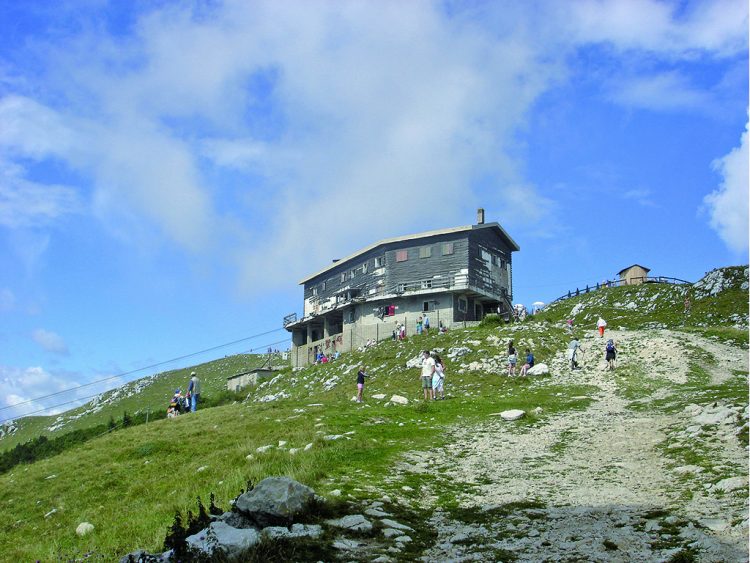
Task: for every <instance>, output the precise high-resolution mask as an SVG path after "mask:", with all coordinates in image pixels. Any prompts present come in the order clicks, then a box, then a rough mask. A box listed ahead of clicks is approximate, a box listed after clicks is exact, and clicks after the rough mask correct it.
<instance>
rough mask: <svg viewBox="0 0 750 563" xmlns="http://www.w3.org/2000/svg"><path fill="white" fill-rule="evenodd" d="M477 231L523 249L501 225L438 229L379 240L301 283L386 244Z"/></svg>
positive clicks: (516, 249)
mask: <svg viewBox="0 0 750 563" xmlns="http://www.w3.org/2000/svg"><path fill="white" fill-rule="evenodd" d="M476 229H496V230H497V231H498V234H499V235H500V237H501V238H503V239H505V241H506V242H507V243H508V245H509V246H510V247H511V251H518V250H521V248H520V247H519V246H518V244H516V241H514V240H513V239H512V238H511V236H510V235H509V234H508V233H506V232H505V229H503V228H502V227H501V226H500V224H499V223H484V224H481V225H466V226H463V227H451V228H449V229H438V230H436V231H426V232H424V233H417V234H414V235H404V236H400V237H393V238H386V239H383V240H379V241H378V242H375V243H373V244H371V245H369V246H366V247H365V248H362V249H360V250H358V251H357V252H355V253H354V254H350V255H349V256H347V257H346V258H342V259H341V260H336V262H334V263H333V264H330V265H328V266H326V267H325V268H323V269H322V270H318V271H317V272H315V273H314V274H312V275H310V276H307V277H306V278H305V279H303V280H301V281H300V282H299V284H300V285H302V284H304V283H307V282H309V281H310V280H311V279H314V278H317V277H318V276H320V275H321V274H324V273H326V272H328V271H329V270H333V269H335V268H337V267H339V266H341V265H342V264H345V263H346V262H348V261H350V260H354V259H355V258H357V257H358V256H361V255H362V254H365V253H366V252H369V251H371V250H374V249H376V248H377V247H379V246H384V245H386V244H393V243H395V242H403V241H408V240H419V239H422V238H428V237H435V236H439V235H448V234H452V233H462V232H466V231H471V230H476Z"/></svg>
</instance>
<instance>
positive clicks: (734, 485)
mask: <svg viewBox="0 0 750 563" xmlns="http://www.w3.org/2000/svg"><path fill="white" fill-rule="evenodd" d="M746 484H747V477H730V478H728V479H722V480H721V481H719V482H718V483H716V484H715V485H714V486H713V490H714V491H717V490H718V491H724V492H725V493H730V492H732V491H736V490H737V489H742V488H743V487H745V485H746Z"/></svg>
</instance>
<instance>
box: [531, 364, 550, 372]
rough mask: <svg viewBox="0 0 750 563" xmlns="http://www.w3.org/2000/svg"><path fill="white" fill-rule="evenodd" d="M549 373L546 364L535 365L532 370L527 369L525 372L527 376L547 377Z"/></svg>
mask: <svg viewBox="0 0 750 563" xmlns="http://www.w3.org/2000/svg"><path fill="white" fill-rule="evenodd" d="M548 373H549V366H548V365H547V364H536V365H535V366H534V367H533V368H529V369H528V370H527V371H526V374H527V375H547V374H548Z"/></svg>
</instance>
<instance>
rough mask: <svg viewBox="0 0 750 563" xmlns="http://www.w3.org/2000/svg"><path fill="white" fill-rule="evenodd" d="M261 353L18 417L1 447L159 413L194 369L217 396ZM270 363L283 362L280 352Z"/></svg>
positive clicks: (257, 360) (164, 375)
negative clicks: (57, 411) (50, 411)
mask: <svg viewBox="0 0 750 563" xmlns="http://www.w3.org/2000/svg"><path fill="white" fill-rule="evenodd" d="M267 360H268V356H267V355H262V354H238V355H233V356H227V357H225V358H221V359H218V360H213V361H210V362H206V363H203V364H199V365H196V366H193V367H188V368H183V369H177V370H171V371H166V372H163V373H157V374H154V375H150V376H147V377H143V378H140V379H137V380H135V381H132V382H130V383H127V384H125V385H123V386H122V387H118V388H117V389H113V390H111V391H106V392H104V393H101V394H100V395H98V396H97V397H95V398H94V399H93V400H91V401H89V402H88V403H86V404H85V405H82V406H81V407H77V408H75V409H71V410H69V411H66V412H64V413H62V414H60V415H54V416H30V417H25V418H21V419H19V420H17V421H16V422H15V423H14V426H15V427H16V428H17V429H16V430H15V431H14V432H12V433H9V434H7V435H5V436H4V437H3V438H0V451H3V450H8V449H10V448H13V447H14V446H15V445H16V444H20V443H24V442H27V441H28V440H31V439H32V438H36V437H37V436H47V437H50V438H52V437H56V436H60V435H63V434H65V433H67V432H70V431H72V430H78V429H82V428H90V427H93V426H99V425H103V424H107V423H108V421H109V420H110V417H112V418H114V419H116V420H119V419H121V418H122V415H123V413H124V412H128V413H129V414H131V415H134V414H138V413H141V412H145V411H147V410H149V411H150V412H151V413H154V414H155V415H158V416H162V415H163V413H164V412H165V411H166V408H167V405H168V404H169V399H170V398H171V397H172V395H173V394H174V390H175V389H177V388H181V389H182V391H183V393H184V392H185V391H186V390H187V384H188V382H189V380H190V372H191V371H196V372H197V373H198V374H199V376H200V379H201V385H202V386H203V391H204V394H205V395H206V397H216V396H217V395H219V394H220V393H221V392H223V391H224V390H225V389H226V380H227V377H230V376H232V375H235V374H237V373H240V372H243V371H247V370H248V369H251V368H253V367H258V366H261V365H263V364H264V363H265V362H267ZM272 362H273V365H279V364H283V362H282V360H281V357H280V356H279V355H274V357H273V358H272Z"/></svg>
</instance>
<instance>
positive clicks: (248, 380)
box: [227, 368, 273, 391]
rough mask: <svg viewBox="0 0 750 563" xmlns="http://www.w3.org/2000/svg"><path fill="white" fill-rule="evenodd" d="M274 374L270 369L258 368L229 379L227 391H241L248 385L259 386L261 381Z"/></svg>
mask: <svg viewBox="0 0 750 563" xmlns="http://www.w3.org/2000/svg"><path fill="white" fill-rule="evenodd" d="M272 372H273V370H272V369H270V368H257V369H253V370H250V371H245V372H242V373H238V374H236V375H232V376H230V377H227V390H229V391H239V390H240V389H242V388H243V387H247V386H248V385H257V384H258V382H259V381H260V380H261V379H265V378H267V377H270V375H271V373H272Z"/></svg>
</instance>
